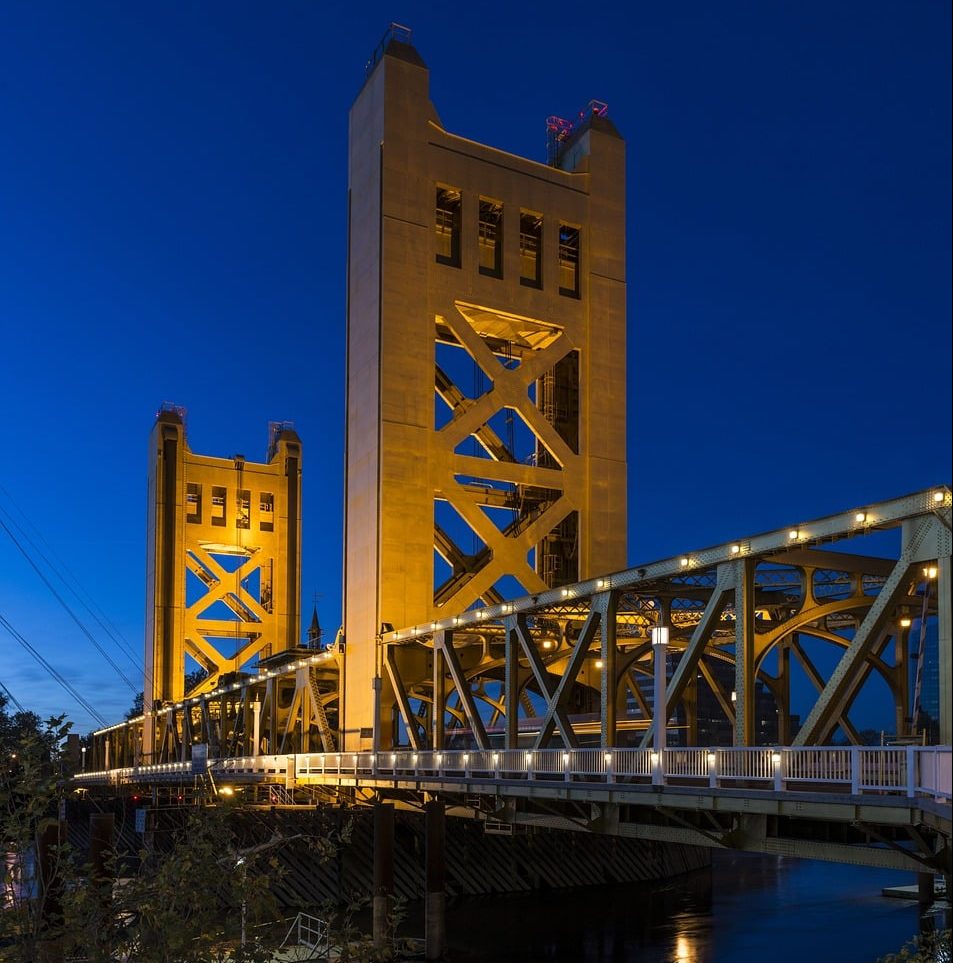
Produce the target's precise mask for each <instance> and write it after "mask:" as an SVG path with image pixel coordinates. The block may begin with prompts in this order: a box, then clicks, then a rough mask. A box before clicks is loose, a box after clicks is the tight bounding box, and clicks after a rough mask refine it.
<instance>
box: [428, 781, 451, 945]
mask: <svg viewBox="0 0 953 963" xmlns="http://www.w3.org/2000/svg"><path fill="white" fill-rule="evenodd" d="M424 812H425V818H426V830H425V832H426V837H427V846H426V860H427V879H426V904H425V907H424V916H425V919H426V930H425V934H424V939H425V946H424V958H425V959H427V960H442V959H443V955H444V953H445V952H446V948H447V919H446V909H447V894H446V862H445V860H446V822H445V819H446V816H445V812H444V804H443V802H441V801H440V800H436V799H431V800H429V801H428V802H427V803H426V804H425V805H424Z"/></svg>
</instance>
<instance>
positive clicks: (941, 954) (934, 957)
mask: <svg viewBox="0 0 953 963" xmlns="http://www.w3.org/2000/svg"><path fill="white" fill-rule="evenodd" d="M951 960H953V955H951V947H950V930H940V931H938V932H935V933H921V934H920V935H919V936H915V937H913V939H912V940H910V941H909V942H908V943H906V944H905V945H904V946H903V947H902V948H901V950H900V952H899V953H891V954H889V956H884V957H882V958H881V959H880V960H879V963H950V961H951Z"/></svg>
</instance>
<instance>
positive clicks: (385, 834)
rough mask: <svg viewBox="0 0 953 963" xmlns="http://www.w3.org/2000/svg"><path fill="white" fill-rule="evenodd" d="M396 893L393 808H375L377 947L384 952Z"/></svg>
mask: <svg viewBox="0 0 953 963" xmlns="http://www.w3.org/2000/svg"><path fill="white" fill-rule="evenodd" d="M393 894H394V807H393V806H391V805H389V804H387V803H382V802H378V803H377V804H376V805H375V806H374V895H373V906H372V908H373V913H374V922H373V935H374V946H375V948H376V949H378V950H382V949H384V947H385V945H386V943H387V939H388V936H389V932H390V911H391V899H392V897H393Z"/></svg>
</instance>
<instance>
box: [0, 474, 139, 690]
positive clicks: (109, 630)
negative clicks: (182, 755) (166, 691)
mask: <svg viewBox="0 0 953 963" xmlns="http://www.w3.org/2000/svg"><path fill="white" fill-rule="evenodd" d="M0 493H3V495H5V496H6V498H7V500H8V501H9V502H10V504H11V505H13V506H14V508H16V510H17V511H18V512H19V513H20V515H21V516H23V518H24V520H25V521H26V522H27V524H28V525H30V527H31V528H32V529H33V531H34V532H35V533H36V536H37V538H38V539H39V540H40V541H41V542H43V544H44V545H46V546H47V549H48V550H49V552H50V554H51V555H55V552H54V551H53V549H52V547H51V546H50V544H49V542H47V541H46V539H45V538H44V537H43V534H42V532H40V531H39V530H38V529H37V527H36V526H35V525H32V524H31V523H30V521H29V518H28V517H27V515H26V513H25V512H24V511H23V509H22V508H20V506H19V505H18V504H17V502H16V500H15V499H14V497H13V496H12V495H11V494H10V492H9V491H7V489H6V488H4V487H3V485H0ZM0 512H2V513H3V514H4V515H6V517H7V519H8V520H9V522H10V523H11V524H12V525H13V526H14V527H15V528H16V530H17V531H18V532H19V533H20V534H21V535H22V536H23V538H24V539H25V540H26V541H27V542H29V544H30V545H31V547H32V548H33V550H34V551H35V552H36V554H37V555H39V557H40V558H41V559H43V561H44V562H45V563H46V565H47V567H48V568H49V569H50V571H52V572H53V574H54V575H56V577H57V578H58V579H59V580H60V582H62V583H63V585H64V586H65V587H66V588H67V589H68V590H69V591H70V592H71V593H72V595H73V597H74V598H75V599H76V600H77V601H78V602H79V604H80V605H82V606H83V608H84V609H85V610H86V611H87V612H88V613H89V614H90V616H91V617H92V618H93V619H95V620H96V622H97V623H98V624H99V626H100V628H102V630H103V631H104V632H105V633H106V634H107V635H108V636H109V637H110V638H111V639H112V641H113V642H115V643H116V645H117V646H119V648H120V649H122V650H123V652H124V654H125V655H126V658H128V659H129V661H130V662H131V663H132V666H133V668H134V669H135V670H136V672H142V671H143V667H142V662H141V661H139V659H138V657H137V656H136V654H135V652H134V651H133V649H132V647H131V646H130V644H129V642H128V641H127V640H126V639H125V638H123V635H122V632H120V631H119V629H118V628H116V626H115V625H113V624H112V622H110V620H109V617H108V616H107V615H106V614H105V613H104V612H103V611H102V609H100V608H99V606H98V605H96V602H95V600H94V599H93V598H92V597H91V596H90V595H89V593H88V592H86V590H85V589H84V588H83V586H82V585H81V584H80V582H79V579H77V577H76V575H75V574H74V573H73V572H72V571H71V570H70V568H69V566H68V565H67V564H66V563H65V562H64V561H63V560H62V559H58V560H57V561H58V562H59V567H57V565H56V564H54V562H53V561H51V559H50V558H49V556H48V555H46V554H45V553H44V552H43V550H42V549H41V548H40V547H39V546H38V545H37V543H36V542H35V541H34V540H33V539H32V538H31V537H30V534H29V532H27V531H26V530H25V529H24V527H23V526H22V525H21V524H20V523H19V522H18V521H17V520H16V519H15V518H14V517H13V515H12V514H11V513H10V511H9V510H7V509H5V508H4V507H3V505H0ZM60 568H62V570H63V571H60ZM64 572H65V573H66V575H64V574H63V573H64ZM66 576H69V580H67V578H66ZM70 582H72V585H71V584H70ZM81 593H82V594H81ZM84 595H85V596H86V598H85V599H84V598H83V596H84ZM94 610H97V611H94ZM104 620H105V621H104ZM150 681H151V680H150Z"/></svg>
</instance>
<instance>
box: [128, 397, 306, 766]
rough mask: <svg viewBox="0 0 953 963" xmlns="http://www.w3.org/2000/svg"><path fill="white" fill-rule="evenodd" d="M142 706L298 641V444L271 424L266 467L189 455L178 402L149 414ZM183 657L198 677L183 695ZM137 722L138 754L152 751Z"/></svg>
mask: <svg viewBox="0 0 953 963" xmlns="http://www.w3.org/2000/svg"><path fill="white" fill-rule="evenodd" d="M147 528H148V550H147V561H146V592H147V599H146V658H145V684H144V688H143V692H144V703H145V705H144V707H145V710H146V712H147V713H148V712H149V711H150V710H152V709H154V708H158V706H157V703H167V702H170V701H172V702H175V701H178V700H181V699H182V698H183V696H184V695H196V694H198V693H200V692H206V691H210V690H212V689H214V688H215V687H216V685H217V683H218V681H219V679H220V677H221V676H222V675H224V674H225V673H229V672H237V671H239V670H241V669H242V668H243V667H245V666H247V665H248V664H249V663H250V662H254V661H256V660H257V659H259V658H264V657H266V656H268V655H273V654H274V653H276V652H280V651H282V650H284V649H287V648H290V647H293V646H295V645H297V643H298V635H299V631H298V622H299V596H300V564H301V441H300V439H299V438H298V436H297V434H296V433H295V432H294V430H293V429H292V428H291V427H290V426H287V425H281V424H276V425H273V426H272V431H271V441H270V445H269V452H268V462H267V463H266V464H256V463H253V462H249V461H246V460H245V458H244V457H243V456H241V455H235V456H234V458H213V457H209V456H206V455H196V454H195V453H194V452H192V451H191V450H190V449H189V446H188V442H187V440H186V433H185V423H184V419H183V413H182V411H181V410H180V409H171V408H165V409H163V410H161V411H160V412H159V414H158V416H157V418H156V423H155V427H154V428H153V431H152V437H151V451H150V460H149V506H148V526H147ZM186 656H189V657H191V659H193V660H194V661H195V662H196V663H197V664H198V666H199V667H201V668H202V669H204V670H205V672H206V673H207V674H206V676H205V678H204V679H203V680H202V681H201V682H200V683H199V684H198V685H197V686H195V687H194V688H193V689H192V691H191V692H190V693H186V692H185V691H184V679H185V674H186ZM152 735H153V733H152V727H151V726H150V725H146V726H144V736H143V740H144V745H143V751H144V753H145V754H146V756H147V757H148V756H149V754H151V752H152V745H151V740H152Z"/></svg>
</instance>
